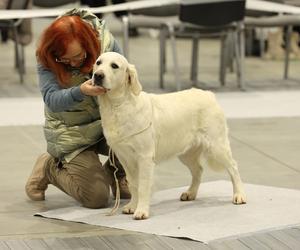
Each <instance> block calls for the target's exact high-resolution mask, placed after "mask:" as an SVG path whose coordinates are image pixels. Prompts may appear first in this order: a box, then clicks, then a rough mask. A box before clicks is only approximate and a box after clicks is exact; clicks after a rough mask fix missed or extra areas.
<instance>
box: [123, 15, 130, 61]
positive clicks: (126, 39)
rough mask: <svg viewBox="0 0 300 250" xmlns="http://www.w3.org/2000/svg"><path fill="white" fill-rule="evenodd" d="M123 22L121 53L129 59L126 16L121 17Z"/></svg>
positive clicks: (127, 19)
mask: <svg viewBox="0 0 300 250" xmlns="http://www.w3.org/2000/svg"><path fill="white" fill-rule="evenodd" d="M122 24H123V53H124V56H125V57H126V58H127V60H129V18H128V16H123V17H122Z"/></svg>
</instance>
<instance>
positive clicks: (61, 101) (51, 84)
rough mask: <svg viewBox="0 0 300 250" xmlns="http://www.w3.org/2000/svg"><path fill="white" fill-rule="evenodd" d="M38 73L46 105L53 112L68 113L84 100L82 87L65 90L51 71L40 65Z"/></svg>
mask: <svg viewBox="0 0 300 250" xmlns="http://www.w3.org/2000/svg"><path fill="white" fill-rule="evenodd" d="M37 71H38V77H39V87H40V91H41V93H42V96H43V100H44V103H45V104H46V106H47V107H48V108H49V109H50V110H51V111H52V112H62V111H66V110H68V109H70V108H72V107H73V106H74V105H75V104H77V103H78V102H81V101H82V100H83V99H84V94H83V93H82V92H81V91H80V86H76V87H71V88H68V89H63V88H61V87H60V85H59V84H58V82H57V79H56V76H55V75H54V74H53V73H52V72H51V71H50V70H47V69H45V68H44V67H43V66H42V65H41V64H38V66H37Z"/></svg>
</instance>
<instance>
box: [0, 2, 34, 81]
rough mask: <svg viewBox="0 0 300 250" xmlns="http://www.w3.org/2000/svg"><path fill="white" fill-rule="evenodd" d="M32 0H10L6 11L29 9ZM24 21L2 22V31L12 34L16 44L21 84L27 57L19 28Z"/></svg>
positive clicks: (0, 26) (9, 20) (16, 57)
mask: <svg viewBox="0 0 300 250" xmlns="http://www.w3.org/2000/svg"><path fill="white" fill-rule="evenodd" d="M29 3H30V0H9V1H8V4H7V7H6V9H27V8H28V6H29ZM22 21H23V19H6V20H0V29H5V30H7V31H11V32H12V39H13V40H14V43H15V67H16V69H17V71H18V73H19V75H20V82H21V83H23V82H24V73H25V57H24V45H23V44H22V43H21V42H20V39H19V34H18V28H19V27H20V25H21V24H22Z"/></svg>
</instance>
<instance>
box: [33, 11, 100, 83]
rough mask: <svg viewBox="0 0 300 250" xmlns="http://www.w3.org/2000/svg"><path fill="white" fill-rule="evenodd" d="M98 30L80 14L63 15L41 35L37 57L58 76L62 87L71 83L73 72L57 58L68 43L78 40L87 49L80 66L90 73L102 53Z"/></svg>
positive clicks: (63, 51)
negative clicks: (57, 60) (58, 61)
mask: <svg viewBox="0 0 300 250" xmlns="http://www.w3.org/2000/svg"><path fill="white" fill-rule="evenodd" d="M98 35H99V34H98V32H97V31H96V30H95V29H93V27H92V26H91V25H90V24H88V23H86V22H85V21H83V20H82V19H81V18H80V17H79V16H63V17H60V18H58V19H56V20H55V21H54V22H53V23H52V24H51V25H50V26H49V27H48V28H47V29H46V30H45V31H44V33H43V35H42V36H41V39H40V42H39V45H38V47H37V51H36V54H37V59H38V61H39V63H41V64H42V65H43V66H44V67H46V68H47V69H50V70H51V71H52V72H53V73H54V74H55V75H56V76H57V78H58V81H59V84H60V85H61V86H62V87H68V86H69V85H70V78H71V72H70V71H69V70H68V69H67V65H64V64H62V63H57V62H56V61H55V59H56V58H59V57H61V56H63V55H64V54H65V53H66V51H67V48H68V45H69V44H70V43H71V42H72V41H74V40H77V41H78V42H79V43H80V45H81V46H82V48H83V49H84V50H85V51H86V55H87V57H86V59H85V61H84V62H83V65H82V66H81V68H80V72H82V73H90V72H91V70H92V68H93V64H94V62H95V61H96V59H97V57H98V56H99V54H100V48H101V45H100V41H99V39H98Z"/></svg>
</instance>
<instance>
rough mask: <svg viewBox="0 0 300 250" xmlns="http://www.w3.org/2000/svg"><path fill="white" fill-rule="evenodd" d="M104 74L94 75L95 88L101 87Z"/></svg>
mask: <svg viewBox="0 0 300 250" xmlns="http://www.w3.org/2000/svg"><path fill="white" fill-rule="evenodd" d="M103 80H104V73H94V75H93V82H94V84H95V85H97V86H101V87H103Z"/></svg>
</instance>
